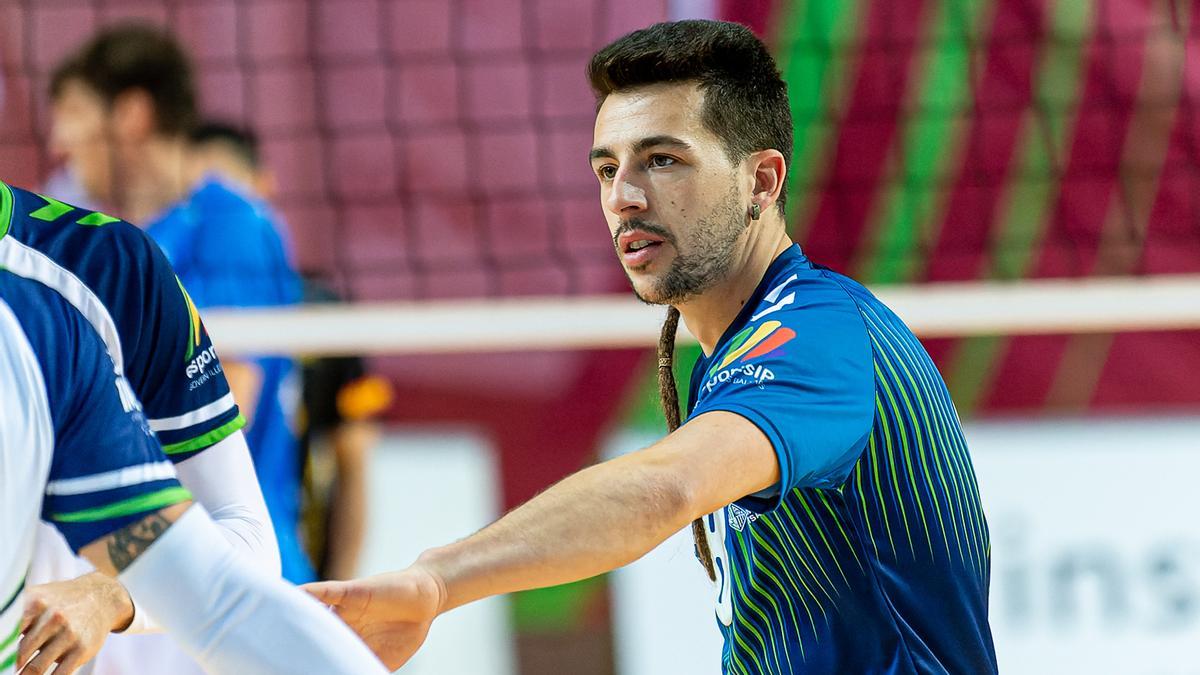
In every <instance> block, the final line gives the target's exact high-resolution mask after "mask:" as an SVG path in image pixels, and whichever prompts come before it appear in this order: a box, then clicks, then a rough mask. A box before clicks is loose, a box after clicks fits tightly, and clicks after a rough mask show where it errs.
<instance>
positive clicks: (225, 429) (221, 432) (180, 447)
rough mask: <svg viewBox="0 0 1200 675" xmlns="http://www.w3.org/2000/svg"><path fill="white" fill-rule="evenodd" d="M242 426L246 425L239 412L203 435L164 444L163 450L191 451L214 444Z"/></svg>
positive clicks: (170, 451)
mask: <svg viewBox="0 0 1200 675" xmlns="http://www.w3.org/2000/svg"><path fill="white" fill-rule="evenodd" d="M244 426H246V418H245V417H243V416H242V414H241V413H238V416H237V417H235V418H233V419H231V420H229V421H228V422H226V423H225V424H222V425H221V426H219V427H217V428H216V429H213V430H212V431H210V432H208V433H206V434H204V435H203V436H197V437H195V438H193V439H191V440H187V441H180V442H178V443H170V444H167V445H164V446H163V452H165V453H167V454H168V455H178V454H180V453H184V452H192V451H194V450H200V449H202V448H207V447H208V446H210V445H215V444H217V443H219V442H221V441H223V440H225V439H226V438H227V437H229V436H230V435H232V434H233V432H235V431H237V430H238V429H241V428H242V427H244Z"/></svg>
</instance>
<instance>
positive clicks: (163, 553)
mask: <svg viewBox="0 0 1200 675" xmlns="http://www.w3.org/2000/svg"><path fill="white" fill-rule="evenodd" d="M118 579H119V580H120V581H121V583H122V584H124V585H125V588H127V589H129V592H130V593H131V594H132V595H133V596H134V597H136V598H137V599H138V602H139V604H140V605H141V606H142V607H145V608H146V610H147V611H148V612H149V613H150V614H151V615H153V616H154V618H155V619H156V620H157V622H158V623H160V624H161V625H162V626H163V627H165V628H166V629H167V631H168V632H170V633H171V635H173V636H174V637H175V639H176V640H178V641H179V643H180V644H182V645H183V646H184V648H185V649H187V651H188V652H190V653H191V654H192V655H193V656H194V657H196V659H197V660H198V661H199V662H200V663H201V664H202V665H203V666H204V667H205V668H206V669H208V670H209V671H210V672H213V673H237V674H239V675H241V674H244V673H256V674H257V673H261V674H263V675H274V674H275V673H278V674H280V675H284V674H288V675H290V674H292V673H329V674H331V675H340V674H343V673H344V674H345V675H360V674H361V675H371V674H383V673H386V672H387V671H386V670H385V669H384V667H383V665H382V664H381V663H380V662H379V661H378V659H376V658H375V656H374V655H373V654H371V652H370V650H368V649H367V647H366V646H365V645H364V644H363V643H362V642H360V641H359V639H358V637H357V636H355V635H354V633H353V632H352V631H351V630H350V629H349V628H348V627H347V626H346V625H345V624H344V623H342V622H341V621H340V620H339V619H338V618H337V617H336V616H335V615H334V614H332V613H331V612H329V611H328V610H326V609H325V608H324V607H322V606H321V605H320V603H318V602H317V601H316V600H314V599H312V598H310V597H308V596H307V595H305V594H304V592H303V591H301V590H299V589H297V588H295V587H294V586H291V585H290V584H288V583H286V582H285V581H283V580H282V579H278V578H275V577H272V576H270V575H268V574H266V573H264V572H262V571H260V570H257V569H254V568H253V567H252V566H251V565H249V564H247V563H246V561H245V560H243V559H241V558H240V557H239V556H238V555H237V554H236V553H235V552H234V550H233V547H232V546H230V545H229V542H228V541H226V540H225V538H224V537H223V536H222V535H221V532H220V530H219V529H218V528H217V527H216V525H214V524H213V521H212V520H211V519H210V518H209V517H208V514H207V513H205V512H204V509H203V507H200V506H193V507H191V508H189V509H188V510H187V512H186V513H184V514H183V516H181V517H180V518H179V519H178V520H177V521H175V522H174V523H173V524H172V525H171V526H170V527H168V528H167V531H166V532H165V533H163V535H162V536H161V537H159V538H158V539H157V540H156V541H155V542H154V543H153V544H152V545H151V546H150V547H149V548H148V549H147V550H146V551H145V552H144V553H143V554H142V555H141V556H139V557H138V558H137V560H134V561H133V563H132V564H131V565H130V566H129V567H127V568H126V569H125V571H124V572H122V573H121V574H120V575H119V577H118Z"/></svg>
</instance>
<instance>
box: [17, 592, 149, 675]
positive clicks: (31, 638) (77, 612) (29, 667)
mask: <svg viewBox="0 0 1200 675" xmlns="http://www.w3.org/2000/svg"><path fill="white" fill-rule="evenodd" d="M132 620H133V603H132V601H131V600H130V599H129V594H128V593H127V592H126V591H125V588H124V587H122V586H121V584H120V583H118V582H117V580H116V579H113V578H112V577H108V576H105V575H103V574H100V573H98V572H97V573H92V574H85V575H83V576H81V577H79V578H78V579H72V580H70V581H56V582H52V583H48V584H42V585H40V586H33V587H31V588H30V589H29V593H28V597H27V599H26V602H25V614H24V616H23V617H22V619H21V633H23V635H22V637H21V643H20V646H19V647H18V649H17V671H18V672H20V673H21V675H42V674H43V673H46V672H48V671H49V670H50V668H51V667H52V666H53V664H55V663H57V664H58V669H57V670H55V671H54V672H55V673H56V674H57V675H69V673H73V672H75V670H76V669H78V668H79V667H80V666H82V665H83V664H85V663H87V662H88V661H90V660H91V659H92V658H93V657H94V656H96V652H98V651H100V647H101V646H102V645H103V644H104V640H105V639H106V638H107V637H108V634H109V633H110V632H112V631H114V630H118V631H119V630H122V629H124V628H125V627H126V626H128V625H129V622H130V621H132ZM35 652H37V656H34V653H35ZM22 668H24V669H23V670H22Z"/></svg>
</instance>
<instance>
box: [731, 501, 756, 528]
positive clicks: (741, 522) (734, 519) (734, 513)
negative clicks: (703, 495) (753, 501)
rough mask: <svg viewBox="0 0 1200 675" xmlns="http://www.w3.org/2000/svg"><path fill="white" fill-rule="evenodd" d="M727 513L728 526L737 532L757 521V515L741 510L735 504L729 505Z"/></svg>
mask: <svg viewBox="0 0 1200 675" xmlns="http://www.w3.org/2000/svg"><path fill="white" fill-rule="evenodd" d="M728 512H729V513H728V518H729V526H730V527H732V528H733V529H734V530H736V531H738V532H741V531H742V530H744V529H746V525H748V524H750V523H753V522H754V521H756V520H758V514H757V513H754V512H752V511H749V510H747V509H743V508H742V507H740V506H738V505H737V504H730V505H729V506H728Z"/></svg>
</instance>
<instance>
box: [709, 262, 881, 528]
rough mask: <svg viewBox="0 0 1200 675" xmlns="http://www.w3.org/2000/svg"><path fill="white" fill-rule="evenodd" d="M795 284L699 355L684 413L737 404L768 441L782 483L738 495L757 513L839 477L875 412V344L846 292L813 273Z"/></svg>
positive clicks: (727, 408) (848, 465)
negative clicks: (787, 298) (784, 297)
mask: <svg viewBox="0 0 1200 675" xmlns="http://www.w3.org/2000/svg"><path fill="white" fill-rule="evenodd" d="M792 290H794V296H791V298H792V300H791V303H790V306H786V307H783V308H782V309H779V308H778V307H777V308H776V309H775V310H772V309H770V307H768V308H766V311H762V310H760V311H759V313H758V314H757V315H755V319H756V320H751V321H750V323H749V324H748V325H747V326H746V327H745V328H744V329H742V330H741V331H740V332H739V333H737V334H736V335H735V336H734V337H733V338H732V339H730V340H729V342H728V343H727V346H726V347H725V348H724V349H723V350H721V351H719V352H718V353H717V355H716V356H715V357H714V358H713V359H712V360H711V361H708V362H706V363H704V366H705V368H706V369H705V371H704V372H703V373H702V374H700V375H699V378H700V379H699V380H698V385H697V389H696V390H695V392H694V393H695V400H696V405H695V406H694V408H693V410H692V412H691V414H690V415H689V420H690V419H695V418H696V417H697V416H699V415H702V414H704V413H707V412H713V411H718V410H721V411H726V412H731V413H735V414H738V415H741V416H742V417H744V418H746V419H747V420H749V421H750V422H752V423H753V424H754V425H755V426H757V427H758V428H759V429H760V430H761V431H762V433H763V434H764V435H765V436H766V437H767V438H768V439H769V440H770V442H771V445H772V446H773V447H774V448H775V453H776V455H777V456H778V459H779V471H780V481H779V483H778V484H777V485H775V486H773V487H772V488H769V489H768V490H766V491H764V492H760V493H757V494H755V495H751V496H749V497H746V498H745V499H743V500H741V501H739V502H738V503H739V504H740V505H742V506H745V507H746V508H749V509H752V510H755V511H759V512H762V511H769V510H771V509H773V508H774V507H775V506H777V505H778V504H779V502H780V501H781V499H782V497H783V496H784V495H786V494H787V493H788V492H790V491H791V490H793V489H795V488H811V487H816V488H834V487H837V486H839V485H841V484H842V483H843V482H845V480H846V478H847V476H848V475H849V471H850V469H851V467H852V466H853V465H854V463H855V461H857V459H858V457H859V455H860V454H861V452H862V449H863V446H864V445H865V443H866V440H867V437H868V435H869V434H870V431H871V425H872V421H873V419H874V415H873V409H874V385H875V379H874V368H873V359H872V350H871V346H870V342H869V337H868V335H867V331H866V326H865V324H864V323H863V320H862V317H861V315H860V314H859V312H858V309H857V307H856V306H855V304H854V302H853V300H851V299H850V298H849V296H848V295H846V293H845V292H844V291H843V290H842V289H841V288H840V287H839V286H837V285H836V284H834V283H832V282H828V281H823V280H821V279H820V278H817V279H815V280H809V281H807V282H800V283H799V285H798V287H794V288H793V289H789V291H792Z"/></svg>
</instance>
